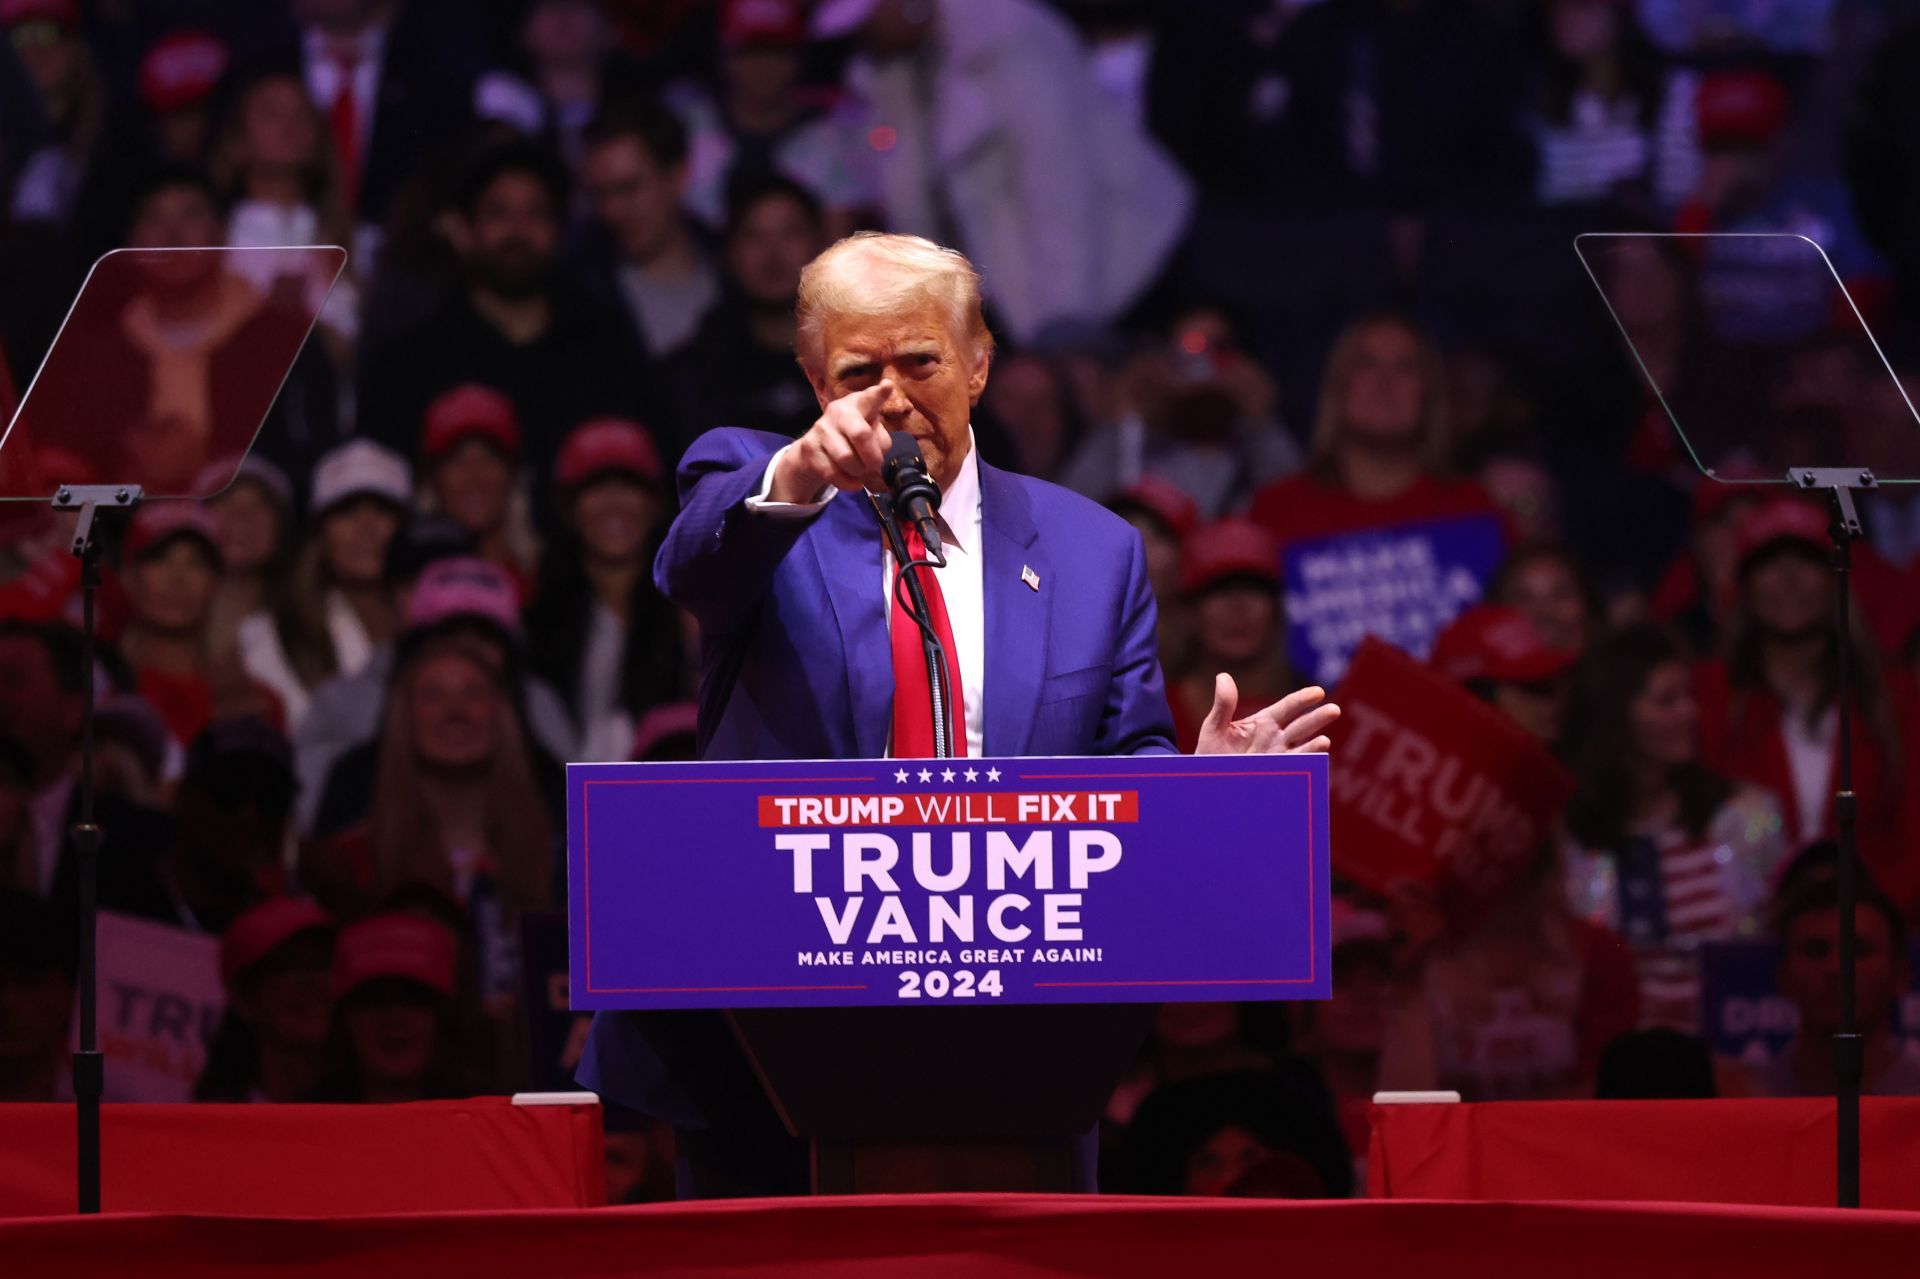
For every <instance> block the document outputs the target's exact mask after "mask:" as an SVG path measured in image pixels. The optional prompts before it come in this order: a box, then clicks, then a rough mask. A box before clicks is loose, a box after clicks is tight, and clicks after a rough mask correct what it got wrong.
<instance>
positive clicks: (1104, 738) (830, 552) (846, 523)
mask: <svg viewBox="0 0 1920 1279" xmlns="http://www.w3.org/2000/svg"><path fill="white" fill-rule="evenodd" d="M788 442H789V441H788V440H786V439H785V438H784V437H782V436H778V435H769V434H764V433H761V432H757V431H743V430H737V429H732V428H725V429H721V430H717V431H709V432H708V433H707V434H706V435H703V436H701V437H700V439H699V440H697V441H695V443H694V445H693V447H692V448H690V449H688V450H687V453H686V456H685V457H684V458H683V459H682V460H681V463H680V500H681V511H680V516H679V518H678V519H676V520H675V521H674V522H673V527H672V529H671V530H669V531H668V533H667V538H666V542H665V544H664V545H663V546H662V547H661V550H660V558H659V560H658V561H657V562H656V563H655V565H654V577H655V579H656V580H657V581H658V582H659V584H660V589H661V590H662V591H664V592H665V593H666V594H667V596H668V597H669V598H671V599H672V600H673V601H674V602H675V603H677V604H679V605H681V606H682V607H683V608H685V609H687V610H688V611H689V612H691V613H692V614H693V615H694V617H696V618H697V619H698V620H699V622H700V634H701V649H702V654H701V656H702V667H703V669H702V678H701V690H700V692H701V696H700V750H701V755H702V756H703V757H704V758H708V759H875V758H878V757H880V756H881V755H883V754H884V753H885V751H886V745H887V729H888V726H889V724H890V723H891V720H892V713H893V656H892V648H891V647H890V644H889V641H888V637H887V619H886V615H885V612H884V609H885V605H886V597H885V594H884V588H883V585H882V578H881V574H880V563H881V538H880V528H879V524H878V523H877V521H876V520H875V518H874V513H873V509H872V507H871V506H870V505H869V503H868V502H867V501H866V499H865V498H863V497H861V496H860V495H858V494H843V495H842V496H840V497H837V498H835V499H834V500H833V501H831V502H828V503H827V505H826V509H825V510H823V511H822V512H821V513H820V514H819V515H818V516H815V517H813V518H811V519H782V518H778V517H774V516H769V515H765V514H758V513H755V512H753V511H749V510H747V509H746V505H745V503H746V499H747V498H748V497H750V496H752V495H753V494H754V493H756V492H758V491H759V487H760V481H761V477H762V476H763V475H764V474H765V472H766V467H767V461H768V459H770V458H771V457H772V456H773V454H774V453H775V452H776V451H777V450H778V449H779V448H780V447H781V446H783V445H785V444H787V443H788ZM980 516H981V540H982V542H983V544H984V545H983V548H982V556H983V558H982V568H981V588H982V592H983V595H984V603H985V606H986V627H985V633H986V643H987V652H986V663H985V676H984V678H985V690H984V692H985V698H986V708H985V720H986V723H985V725H984V730H985V746H986V754H988V755H993V756H1006V755H1127V754H1143V753H1151V752H1170V751H1172V750H1173V725H1172V722H1171V719H1170V717H1169V715H1168V711H1167V699H1166V691H1165V689H1164V687H1163V685H1162V682H1161V674H1160V660H1159V650H1158V639H1157V636H1156V634H1155V611H1154V604H1153V593H1152V591H1151V589H1150V588H1149V587H1148V585H1147V570H1146V553H1145V551H1144V550H1143V549H1142V548H1141V545H1140V537H1139V534H1138V533H1136V532H1135V531H1134V530H1133V528H1132V527H1130V526H1129V525H1128V524H1127V523H1126V521H1124V520H1122V519H1120V518H1118V517H1117V516H1115V515H1113V514H1112V513H1111V512H1109V511H1107V510H1105V509H1103V508H1102V507H1100V506H1098V505H1097V504H1095V503H1093V502H1090V501H1088V500H1087V499H1086V498H1083V497H1081V496H1079V495H1078V494H1075V493H1071V492H1068V491H1067V490H1066V489H1063V488H1060V487H1058V486H1057V485H1053V484H1046V483H1043V482H1041V481H1039V480H1034V479H1029V478H1027V477H1025V476H1021V475H1014V474H1012V473H1010V472H1007V471H1002V470H999V469H998V468H996V467H992V466H988V465H987V464H986V463H984V462H982V463H981V464H980ZM1026 569H1031V570H1032V572H1033V573H1034V574H1036V575H1038V580H1039V583H1040V589H1039V590H1037V591H1036V590H1034V589H1032V588H1031V587H1029V586H1028V585H1027V584H1026V583H1025V582H1024V581H1023V580H1022V572H1023V570H1026Z"/></svg>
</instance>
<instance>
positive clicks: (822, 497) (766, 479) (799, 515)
mask: <svg viewBox="0 0 1920 1279" xmlns="http://www.w3.org/2000/svg"><path fill="white" fill-rule="evenodd" d="M792 447H793V445H791V444H789V445H787V446H786V448H783V449H781V450H780V451H779V452H778V453H775V454H774V455H773V456H772V457H771V458H768V459H767V469H766V473H765V474H763V475H762V476H761V477H760V491H759V492H757V493H755V494H754V495H753V496H752V497H750V498H748V499H747V509H748V510H749V511H752V512H754V513H755V514H756V515H771V516H774V517H775V518H777V519H783V520H797V519H805V518H806V517H807V516H809V515H818V514H819V513H820V512H821V511H822V510H824V509H825V508H826V505H827V503H828V502H830V501H832V500H833V495H834V494H835V493H836V492H838V491H839V490H838V489H835V488H834V487H833V486H832V485H831V484H828V485H824V486H823V487H822V488H821V489H820V492H819V493H818V494H817V495H816V496H815V497H814V499H813V501H811V502H776V501H774V500H773V499H771V498H769V497H768V496H767V494H768V493H770V492H772V491H773V468H774V467H776V466H778V465H780V459H781V458H783V457H785V456H786V455H787V449H790V448H792Z"/></svg>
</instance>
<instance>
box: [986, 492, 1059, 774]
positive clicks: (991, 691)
mask: <svg viewBox="0 0 1920 1279" xmlns="http://www.w3.org/2000/svg"><path fill="white" fill-rule="evenodd" d="M980 525H981V528H982V530H983V533H982V536H981V541H982V542H983V543H984V546H983V548H982V552H983V553H982V555H981V561H980V590H981V597H982V603H983V604H984V605H985V608H986V632H987V636H986V640H987V660H986V665H985V677H984V678H985V683H986V689H985V697H986V721H987V722H986V727H985V750H986V753H987V754H988V755H1001V756H1005V755H1024V754H1026V753H1027V746H1028V743H1029V741H1030V740H1031V738H1032V736H1033V720H1034V715H1035V713H1036V712H1037V711H1038V710H1039V702H1040V684H1041V681H1042V680H1043V679H1045V678H1046V656H1047V648H1046V637H1047V614H1048V610H1049V609H1050V608H1051V606H1052V601H1053V594H1052V591H1051V590H1049V589H1047V586H1048V583H1049V582H1050V581H1051V578H1052V574H1051V573H1050V572H1049V566H1048V564H1047V559H1046V551H1045V548H1044V547H1042V546H1041V545H1040V543H1039V532H1038V530H1037V529H1036V528H1035V527H1034V523H1033V512H1032V509H1031V508H1030V507H1029V505H1028V503H1027V494H1026V491H1025V490H1024V489H1022V488H1021V487H1020V485H1019V483H1018V482H1017V481H1016V480H1015V479H1014V477H1013V476H1011V475H1009V474H1008V473H1007V472H1005V471H1002V470H1000V469H999V468H997V467H992V466H988V465H987V464H986V463H985V462H982V463H981V464H980ZM1029 569H1031V570H1032V574H1033V576H1034V577H1035V579H1036V580H1037V581H1038V582H1039V583H1040V584H1041V587H1042V589H1040V590H1037V591H1036V590H1034V589H1033V588H1032V587H1031V586H1029V585H1027V583H1026V581H1025V580H1023V576H1024V575H1025V570H1029Z"/></svg>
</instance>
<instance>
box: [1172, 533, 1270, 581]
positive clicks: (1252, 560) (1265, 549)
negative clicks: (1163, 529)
mask: <svg viewBox="0 0 1920 1279" xmlns="http://www.w3.org/2000/svg"><path fill="white" fill-rule="evenodd" d="M1180 551H1181V559H1182V561H1183V562H1182V569H1181V572H1182V579H1183V581H1184V583H1185V585H1186V589H1187V590H1189V591H1199V590H1205V589H1206V588H1207V587H1209V586H1212V585H1213V584H1214V583H1216V582H1219V581H1223V580H1224V579H1226V578H1230V577H1256V578H1259V579H1261V580H1262V581H1266V582H1271V583H1273V584H1274V585H1275V586H1278V585H1279V584H1280V544H1279V543H1278V542H1276V541H1274V539H1273V534H1271V533H1269V532H1267V530H1265V529H1263V528H1261V527H1260V526H1259V525H1258V524H1255V523H1254V522H1253V521H1251V520H1238V519H1229V520H1215V521H1214V522H1213V523H1211V524H1205V525H1202V526H1201V527H1199V528H1197V529H1195V530H1194V531H1193V533H1192V535H1191V536H1189V537H1188V538H1187V540H1186V542H1185V543H1183V544H1182V546H1181V548H1180Z"/></svg>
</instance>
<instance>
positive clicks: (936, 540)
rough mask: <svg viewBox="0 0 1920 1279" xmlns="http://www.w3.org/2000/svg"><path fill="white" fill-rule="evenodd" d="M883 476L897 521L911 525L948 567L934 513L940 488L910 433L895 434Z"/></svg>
mask: <svg viewBox="0 0 1920 1279" xmlns="http://www.w3.org/2000/svg"><path fill="white" fill-rule="evenodd" d="M880 474H881V476H882V478H884V479H885V480H886V482H887V489H888V491H889V492H891V493H892V494H893V517H894V518H895V519H897V520H900V521H903V522H906V521H911V522H912V523H913V525H914V527H916V528H918V529H919V530H920V537H921V538H922V540H924V541H925V542H926V544H927V554H928V556H929V557H930V558H931V559H932V560H933V561H934V562H935V563H936V564H940V565H942V566H944V565H945V564H946V562H947V557H946V554H945V553H944V552H943V551H942V550H941V549H940V526H939V524H938V523H937V522H936V521H935V520H934V518H933V513H934V512H935V511H936V510H938V509H939V508H940V486H939V485H938V484H935V483H934V482H933V480H932V479H930V478H929V477H928V475H927V460H926V459H925V458H924V457H922V456H920V445H919V442H918V441H916V440H915V439H914V438H913V436H912V435H911V434H909V433H908V432H906V431H895V432H894V433H893V443H892V444H890V445H888V447H887V460H886V461H885V462H884V463H883V464H882V465H881V468H880Z"/></svg>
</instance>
